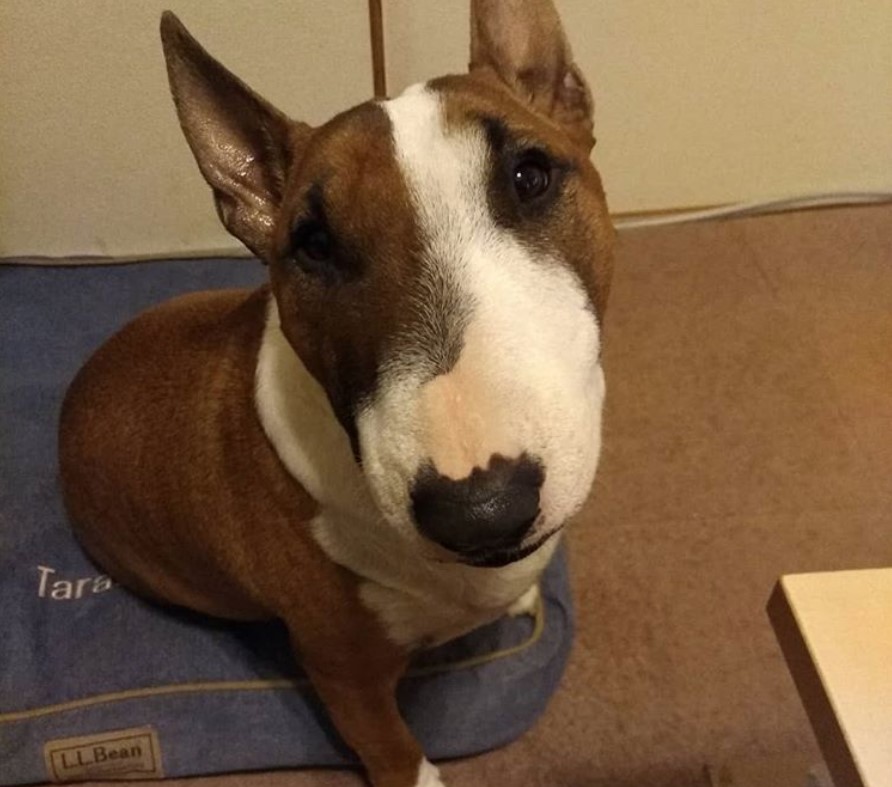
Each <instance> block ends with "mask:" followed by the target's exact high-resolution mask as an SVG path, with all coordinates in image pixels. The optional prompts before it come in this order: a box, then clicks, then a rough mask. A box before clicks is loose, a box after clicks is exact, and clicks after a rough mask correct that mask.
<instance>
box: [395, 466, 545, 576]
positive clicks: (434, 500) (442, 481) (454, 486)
mask: <svg viewBox="0 0 892 787" xmlns="http://www.w3.org/2000/svg"><path fill="white" fill-rule="evenodd" d="M544 477H545V473H544V472H543V470H542V466H541V465H540V464H539V462H537V461H536V460H535V459H531V458H529V457H528V456H526V455H524V456H522V457H520V458H519V459H505V458H504V457H502V456H499V455H498V454H496V455H494V456H492V457H491V458H490V461H489V466H488V467H487V468H486V469H485V470H483V469H481V468H479V467H475V468H474V470H473V471H472V472H471V474H470V475H469V476H467V477H466V478H462V479H461V480H458V481H455V480H453V479H451V478H447V477H446V476H443V475H440V474H439V473H438V472H437V471H436V470H435V469H434V468H433V466H432V465H430V464H427V465H424V466H423V467H422V468H421V470H420V471H419V473H418V475H417V476H416V478H415V483H414V485H413V487H412V513H413V515H414V517H415V522H416V524H417V525H418V529H419V530H420V531H421V533H422V534H423V535H425V536H426V537H427V538H429V539H431V540H432V541H435V542H436V543H438V544H440V545H441V546H444V547H446V548H447V549H450V550H452V551H453V552H458V553H459V554H461V555H464V556H468V557H475V558H476V557H481V556H485V555H486V554H487V553H491V552H507V551H510V550H512V549H516V548H517V547H518V546H519V545H520V543H521V541H522V540H523V537H524V536H525V535H526V534H527V532H528V531H529V529H530V528H531V527H532V525H533V523H534V522H535V521H536V517H537V516H538V514H539V490H540V488H541V487H542V481H543V479H544Z"/></svg>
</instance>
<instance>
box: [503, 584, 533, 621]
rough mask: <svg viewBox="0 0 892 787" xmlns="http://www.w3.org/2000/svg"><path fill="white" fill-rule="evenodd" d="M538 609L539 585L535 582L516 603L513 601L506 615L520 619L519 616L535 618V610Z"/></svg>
mask: <svg viewBox="0 0 892 787" xmlns="http://www.w3.org/2000/svg"><path fill="white" fill-rule="evenodd" d="M538 608H539V583H538V582H537V583H536V584H535V585H533V586H532V587H530V589H529V590H527V592H526V593H524V594H523V595H522V596H521V597H520V598H519V599H517V601H515V602H514V603H513V604H512V605H511V606H510V607H508V614H509V615H510V616H511V617H512V618H517V617H520V616H521V615H530V616H531V617H535V615H536V610H537V609H538Z"/></svg>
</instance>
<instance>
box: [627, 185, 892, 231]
mask: <svg viewBox="0 0 892 787" xmlns="http://www.w3.org/2000/svg"><path fill="white" fill-rule="evenodd" d="M885 202H892V191H838V192H829V193H826V194H799V195H796V196H792V197H779V198H777V199H770V200H757V201H755V202H738V203H736V204H733V205H723V206H721V207H718V208H707V209H706V210H690V211H680V212H678V213H672V214H669V215H663V216H641V217H635V216H629V217H628V218H622V217H618V218H616V219H614V221H613V225H614V226H615V227H616V229H617V230H620V231H625V230H637V229H644V228H645V227H665V226H667V225H669V224H682V223H685V222H691V221H708V220H710V219H730V218H740V217H743V216H760V215H763V214H765V213H781V212H783V211H790V210H805V209H807V208H829V207H842V206H845V205H877V204H882V203H885Z"/></svg>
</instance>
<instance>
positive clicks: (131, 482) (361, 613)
mask: <svg viewBox="0 0 892 787" xmlns="http://www.w3.org/2000/svg"><path fill="white" fill-rule="evenodd" d="M506 9H508V10H509V11H510V13H508V14H506V13H505V11H506ZM472 14H473V19H474V23H473V31H474V32H473V37H472V71H473V73H472V75H471V76H466V77H453V78H448V79H445V80H440V81H438V82H437V83H436V85H435V87H436V89H439V90H443V91H445V92H446V93H448V94H449V101H448V103H449V106H450V110H449V111H450V113H451V114H450V117H451V122H457V123H463V122H469V121H470V120H473V119H475V118H477V119H479V117H478V116H479V115H480V114H481V113H485V114H487V115H491V116H493V115H494V116H496V117H498V118H500V119H501V120H503V121H504V122H506V123H507V124H508V125H509V126H510V127H511V129H512V131H513V132H514V133H520V134H523V133H527V134H528V135H529V136H531V137H533V138H535V139H538V140H540V142H541V143H542V144H543V145H545V146H546V147H548V149H549V150H550V151H552V152H553V153H555V154H556V155H558V156H560V157H561V158H563V159H566V160H567V161H570V162H572V163H573V167H574V174H573V181H572V186H568V188H570V187H572V189H573V194H572V197H573V199H565V200H564V201H563V203H562V204H563V207H562V210H561V211H558V212H556V213H555V215H554V216H553V217H551V219H550V221H549V223H548V229H547V231H545V232H544V233H540V234H538V235H536V236H532V237H530V238H528V239H527V240H528V241H529V242H531V243H540V244H544V245H547V246H549V247H551V248H554V247H555V246H557V247H559V248H560V249H561V252H562V254H563V255H564V256H565V257H566V258H567V260H568V262H569V264H571V265H572V266H573V267H574V269H575V270H576V271H577V272H578V273H579V275H580V276H581V277H582V280H583V282H584V283H585V285H586V287H587V288H588V289H589V293H590V296H591V299H592V302H593V304H595V307H596V309H597V310H598V311H599V312H603V308H604V302H605V299H606V292H607V284H608V281H609V275H610V265H611V262H610V260H611V257H610V244H611V240H612V230H611V229H610V223H609V219H608V218H607V214H606V206H605V204H604V196H603V190H602V189H601V184H600V180H599V179H598V176H597V173H596V172H595V170H594V168H592V166H591V164H590V163H589V162H588V151H589V149H590V146H591V142H592V140H591V135H590V130H591V102H590V98H589V96H588V91H587V88H586V87H585V85H584V82H582V80H581V78H580V77H579V76H578V72H577V71H576V69H575V66H573V64H572V59H571V56H570V52H569V49H568V48H567V47H566V41H565V39H564V37H563V33H562V32H561V30H560V26H559V22H558V20H557V15H556V12H555V11H554V8H553V7H552V5H551V3H550V2H548V0H538V1H537V0H510V2H505V3H504V5H503V4H502V3H501V2H500V0H474V1H473V3H472ZM162 39H163V41H164V46H165V54H166V56H167V63H168V72H169V75H170V80H171V87H172V91H173V94H174V98H175V101H176V104H177V109H178V112H179V116H180V121H181V124H182V126H183V130H184V132H185V135H186V138H187V140H188V142H189V144H190V146H191V147H192V150H193V152H194V153H195V156H196V159H197V160H198V163H199V167H200V168H201V171H202V174H203V175H204V176H205V178H206V179H207V181H208V183H209V184H210V185H211V187H212V189H213V192H214V199H215V202H216V204H217V208H218V212H219V214H220V218H221V220H222V221H223V223H224V224H225V226H226V227H227V228H228V229H229V230H230V231H231V232H232V233H233V234H234V235H236V236H237V237H239V238H240V239H241V240H242V241H244V242H245V244H246V245H247V246H248V247H249V248H251V249H252V250H254V251H255V252H256V253H257V254H258V255H259V256H261V257H262V258H263V259H264V260H265V261H266V262H267V263H269V265H270V276H271V285H270V287H264V288H261V289H260V290H257V291H255V292H242V291H227V292H216V293H200V294H195V295H189V296H185V297H183V298H179V299H176V300H174V301H171V302H169V303H167V304H164V305H162V306H159V307H157V308H155V309H152V310H151V311H149V312H146V313H145V314H143V315H141V316H140V317H138V318H137V319H136V320H134V321H133V322H132V323H130V324H129V325H128V326H126V327H125V328H124V329H123V330H122V331H120V332H119V333H118V334H117V335H116V336H114V337H113V338H112V339H111V340H110V341H109V342H108V343H106V344H105V345H104V346H103V347H102V348H100V350H99V351H98V352H97V353H96V354H95V355H94V356H93V358H92V359H91V360H90V361H89V362H88V363H87V365H86V366H85V367H84V368H83V369H82V370H81V372H80V373H79V374H78V376H77V378H76V379H75V381H74V383H73V384H72V386H71V388H70V390H69V392H68V395H67V397H66V400H65V404H64V407H63V411H62V418H61V425H60V466H61V475H62V484H63V491H64V495H65V501H66V505H67V507H68V510H69V512H70V515H71V518H72V521H73V522H74V523H75V527H76V531H77V534H78V536H79V538H80V539H81V540H82V542H83V543H84V545H85V547H86V548H87V550H88V551H89V552H90V553H91V554H92V555H93V556H94V557H95V558H96V560H97V561H98V562H99V563H100V564H101V565H102V566H103V567H104V568H105V569H106V570H107V571H108V572H109V573H110V574H112V575H113V576H115V577H116V578H118V579H119V580H120V581H121V582H123V583H124V584H126V585H128V586H129V587H131V588H132V589H134V590H135V591H137V592H139V593H142V594H144V595H146V596H149V597H151V598H154V599H157V600H161V601H164V602H167V603H171V604H178V605H182V606H186V607H190V608H192V609H196V610H199V611H202V612H205V613H208V614H211V615H217V616H222V617H230V618H244V619H254V618H266V617H279V618H281V619H282V620H284V621H285V623H286V625H287V626H288V629H289V632H290V635H291V638H292V641H293V644H294V647H295V649H296V650H297V652H298V653H299V654H300V657H301V660H302V662H303V664H304V667H305V669H306V670H307V673H308V675H309V677H310V679H311V681H312V682H313V685H314V686H315V688H316V690H317V691H318V693H319V695H320V696H321V698H322V699H323V701H324V703H325V705H326V707H327V708H328V710H329V712H330V714H331V716H332V718H333V720H334V722H335V724H336V726H337V727H338V729H339V731H340V732H341V734H342V735H343V737H344V738H345V740H346V741H347V743H349V744H350V745H351V746H352V747H353V748H354V749H355V750H356V752H357V754H358V755H359V757H360V758H361V760H362V762H363V764H364V765H365V767H366V769H367V772H368V774H369V777H370V779H371V780H372V783H373V784H374V785H375V787H414V785H415V779H416V776H417V773H418V768H419V765H420V763H421V760H422V753H421V750H420V748H419V746H418V744H417V743H416V742H415V740H414V739H413V737H412V736H411V734H410V733H409V731H408V729H407V728H406V726H405V724H404V722H403V721H402V719H401V718H400V715H399V712H398V710H397V706H396V701H395V696H394V690H395V687H396V684H397V681H398V679H399V677H400V675H401V674H402V672H403V670H404V668H405V665H406V662H407V659H408V655H409V654H407V653H406V652H405V651H404V650H402V649H401V648H399V647H397V646H395V645H394V644H393V643H392V642H391V641H390V640H388V638H387V637H386V636H385V633H384V631H383V629H382V627H381V625H380V624H379V623H378V620H377V618H376V617H375V616H374V615H373V614H372V613H370V612H369V611H368V609H367V608H366V607H365V606H363V604H362V603H361V602H360V600H359V596H358V580H357V578H356V577H355V576H353V575H352V574H351V573H349V572H348V571H346V570H344V569H342V568H340V567H338V566H337V565H335V564H333V563H332V562H331V561H330V560H329V559H328V558H327V557H326V555H325V554H324V553H323V552H322V550H321V548H320V547H319V546H318V545H317V543H316V542H315V540H314V539H313V537H312V534H311V532H310V527H309V522H310V520H311V519H312V517H313V516H314V515H315V514H316V513H317V504H316V502H315V501H314V500H313V499H312V498H311V497H310V496H309V495H308V494H307V492H306V491H305V490H304V489H303V488H302V487H301V486H300V484H299V483H298V482H297V481H296V480H295V479H294V478H293V477H292V476H291V475H290V474H289V473H288V472H287V471H286V469H285V468H284V466H283V465H282V463H281V461H280V460H279V458H278V456H277V455H276V453H275V451H274V450H273V448H272V446H271V445H270V444H269V442H268V440H267V438H266V436H265V434H264V432H263V429H262V428H261V425H260V422H259V419H258V416H257V414H256V411H255V406H254V374H255V369H256V366H257V356H258V350H259V347H260V342H261V337H262V334H263V329H264V324H265V319H266V306H267V301H268V298H269V297H270V290H272V292H273V293H274V294H275V296H276V300H277V303H278V308H279V314H280V317H281V323H282V330H283V332H284V333H285V335H286V337H287V339H288V340H289V342H290V344H291V345H292V347H293V348H294V349H295V351H296V352H297V353H298V355H299V356H300V358H301V360H302V361H303V363H304V364H305V365H306V367H307V368H308V370H309V371H310V372H311V373H312V374H313V375H314V376H315V378H316V379H317V380H318V381H319V382H320V383H321V385H322V386H323V388H324V389H325V391H326V393H327V395H328V397H329V399H330V401H331V403H332V406H333V409H334V411H335V413H336V415H337V416H338V418H339V419H340V421H341V423H342V424H343V426H344V427H345V429H346V430H347V432H348V434H350V435H351V437H352V438H353V439H354V441H355V430H354V427H353V424H352V417H353V412H354V411H355V408H356V405H357V404H358V403H359V402H360V401H361V400H362V398H363V397H364V396H366V395H368V394H369V393H370V392H372V391H373V390H374V386H375V377H376V375H377V373H378V371H379V366H380V361H381V359H382V357H385V355H386V352H387V348H388V343H391V342H394V341H403V342H404V341H406V337H408V336H411V335H413V334H414V333H416V332H417V331H416V328H417V323H418V320H419V319H420V317H419V315H418V309H417V304H416V303H414V302H413V301H412V296H411V293H412V292H414V290H415V289H416V288H415V287H414V286H413V283H414V282H417V281H418V279H419V277H421V276H423V275H425V273H424V270H423V264H422V260H421V256H420V242H419V238H418V229H417V227H416V226H415V224H414V219H413V218H412V215H413V212H412V209H411V207H410V200H409V195H408V193H407V190H406V186H405V184H404V182H403V180H402V178H401V176H400V173H399V170H398V167H397V165H396V163H395V161H394V157H393V150H392V143H391V141H390V137H389V134H388V133H385V132H386V126H387V120H386V117H385V115H384V113H383V112H382V110H381V109H380V108H379V107H376V106H374V105H371V104H369V105H363V106H360V107H358V108H356V109H354V110H352V111H350V112H347V113H344V114H343V115H341V116H339V117H337V118H335V119H334V120H333V121H331V122H330V123H328V124H326V125H325V126H323V127H322V128H320V129H316V130H313V129H310V128H309V127H308V126H306V125H304V124H300V123H295V122H293V121H291V120H289V119H288V118H286V117H285V116H284V115H282V114H281V113H280V112H279V111H278V110H276V109H275V108H273V107H271V106H270V105H269V104H268V103H267V102H266V101H264V100H263V99H262V98H260V97H259V96H258V95H256V94H255V93H253V92H252V91H250V89H249V88H247V87H246V86H245V85H243V84H242V83H241V82H240V81H239V80H238V79H237V78H235V77H234V76H233V75H231V74H230V73H229V72H228V71H226V70H225V69H224V68H223V67H222V66H220V65H219V64H218V63H217V62H216V61H214V60H213V58H211V57H210V55H208V54H207V53H206V52H204V50H203V49H201V47H200V46H199V45H198V44H197V43H196V42H195V41H194V39H192V38H191V36H189V34H188V33H187V32H186V30H185V28H183V27H182V25H180V23H179V22H178V20H176V18H175V17H173V16H172V15H169V14H168V15H165V17H164V19H163V21H162ZM531 110H532V111H531ZM314 188H315V189H317V190H320V189H321V193H322V194H323V195H324V207H325V212H326V217H327V219H328V220H329V221H330V222H331V223H332V225H334V226H336V227H337V235H338V248H337V254H338V255H340V257H339V259H338V263H339V265H341V266H342V267H341V268H340V269H339V270H340V272H339V273H337V274H336V275H339V276H342V277H343V282H342V285H341V286H339V287H337V288H329V287H326V286H325V284H324V283H323V282H322V281H320V280H319V279H318V278H314V277H313V276H312V275H310V274H308V273H307V272H306V271H302V270H301V269H300V267H299V265H297V263H296V261H295V258H294V254H293V250H292V249H291V248H290V244H291V233H292V232H293V230H294V227H295V224H296V223H297V222H300V221H301V219H302V217H303V216H304V215H305V214H306V212H307V211H308V210H310V209H312V205H311V202H312V200H311V199H310V198H309V195H310V194H311V192H312V191H313V189H314ZM382 195H386V199H384V198H383V197H382ZM580 216H588V217H590V218H591V217H594V219H595V220H594V222H589V223H590V224H591V225H592V226H593V227H595V230H594V233H595V235H594V237H592V235H591V234H590V233H588V232H586V233H580V232H579V227H580V226H582V224H583V222H581V221H580V220H579V217H580ZM351 266H353V267H351ZM356 266H360V267H361V268H362V269H361V270H359V271H358V272H359V273H360V274H361V275H355V274H356V273H357V269H356ZM453 306H454V308H456V309H457V308H460V305H457V304H445V305H444V308H452V307H453ZM432 338H433V339H436V340H437V341H442V342H443V358H442V368H439V369H438V370H437V371H438V373H442V372H443V371H444V370H445V369H446V368H448V367H449V366H450V364H451V363H453V362H454V360H455V357H454V356H455V352H454V347H452V345H451V342H452V337H449V336H441V337H431V336H429V335H427V336H426V339H427V340H431V339H432ZM354 448H355V444H354Z"/></svg>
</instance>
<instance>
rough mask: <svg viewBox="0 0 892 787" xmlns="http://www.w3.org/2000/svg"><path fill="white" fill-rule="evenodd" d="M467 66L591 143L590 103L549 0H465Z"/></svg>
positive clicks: (585, 85) (585, 141)
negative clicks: (491, 77)
mask: <svg viewBox="0 0 892 787" xmlns="http://www.w3.org/2000/svg"><path fill="white" fill-rule="evenodd" d="M469 68H470V70H471V72H472V73H473V72H479V71H489V72H491V73H494V74H495V75H496V76H498V77H499V79H501V80H502V81H503V82H505V83H506V84H507V85H508V86H509V87H510V88H511V89H512V90H513V91H514V92H515V93H516V94H517V95H519V96H520V97H521V98H522V99H524V100H525V101H528V102H530V103H531V104H532V105H533V107H534V109H536V110H537V111H538V112H541V113H542V114H544V115H548V116H549V117H551V118H552V119H553V120H554V121H556V122H557V123H560V124H561V125H562V126H564V127H565V128H566V130H567V131H568V132H569V133H570V134H571V135H573V136H574V137H575V138H577V139H579V141H580V142H582V143H584V144H588V145H589V146H591V145H592V144H594V140H593V139H592V117H593V111H594V105H593V102H592V97H591V92H590V91H589V87H588V85H587V84H586V81H585V79H584V78H583V76H582V73H581V72H580V71H579V68H578V67H577V66H576V64H575V63H574V62H573V53H572V52H571V51H570V45H569V44H568V43H567V38H566V36H565V35H564V30H563V28H562V27H561V20H560V17H558V13H557V10H556V9H555V7H554V4H553V2H552V0H471V63H470V67H469Z"/></svg>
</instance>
